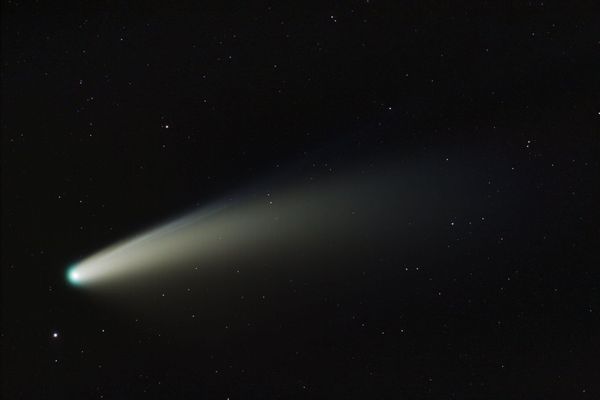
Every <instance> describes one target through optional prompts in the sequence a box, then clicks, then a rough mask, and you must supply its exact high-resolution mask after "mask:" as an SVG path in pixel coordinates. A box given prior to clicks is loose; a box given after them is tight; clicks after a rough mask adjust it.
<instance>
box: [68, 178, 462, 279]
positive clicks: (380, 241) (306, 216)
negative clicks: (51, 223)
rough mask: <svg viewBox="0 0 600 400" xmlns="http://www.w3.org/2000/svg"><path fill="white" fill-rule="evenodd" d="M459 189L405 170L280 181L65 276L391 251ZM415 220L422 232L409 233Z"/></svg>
mask: <svg viewBox="0 0 600 400" xmlns="http://www.w3.org/2000/svg"><path fill="white" fill-rule="evenodd" d="M456 189H457V183H456V182H453V180H452V179H447V177H440V176H439V174H436V173H435V172H432V171H429V172H423V171H422V170H419V171H415V170H409V169H407V168H406V167H405V168H403V169H402V171H399V168H387V169H386V168H384V169H380V170H377V171H371V172H369V173H363V172H354V173H346V174H341V175H335V176H331V177H329V178H324V179H321V180H320V181H318V182H314V181H308V182H301V183H295V184H289V185H282V187H280V188H276V189H274V190H265V191H261V192H255V193H254V194H252V195H248V196H246V197H242V198H240V199H238V200H236V201H233V200H228V201H222V202H220V203H218V204H214V205H212V206H210V207H204V208H202V209H200V210H198V211H194V212H192V213H189V214H186V215H184V216H182V217H179V218H175V219H173V220H170V221H167V222H166V223H163V224H159V225H158V226H155V227H153V228H151V229H148V230H146V231H142V232H139V233H137V234H134V235H131V236H130V237H127V238H125V239H123V240H121V241H119V242H117V243H115V244H113V245H111V246H109V247H107V248H105V249H102V250H100V251H98V252H97V253H95V254H92V255H90V256H88V257H85V258H83V259H81V260H80V261H79V262H77V263H75V264H73V265H72V266H70V267H69V268H68V269H67V271H66V276H67V280H68V282H69V283H70V284H72V285H74V286H78V287H94V286H99V285H103V284H109V283H114V282H142V281H143V280H145V279H149V280H157V279H162V278H163V277H165V276H167V275H169V276H173V275H177V274H181V273H182V271H185V270H188V271H189V270H190V269H191V268H200V269H202V270H210V269H211V268H215V266H216V265H223V264H230V265H243V264H248V263H250V262H253V261H256V260H265V259H267V258H268V259H269V260H277V262H279V263H286V264H293V263H299V262H300V261H299V260H303V261H304V264H305V265H311V264H316V263H315V262H313V261H314V260H316V259H321V258H323V257H325V256H326V257H328V259H333V260H335V259H339V260H343V259H344V258H346V259H348V258H349V257H353V254H354V253H356V252H357V251H358V249H360V248H361V246H363V247H364V246H369V248H376V247H382V246H387V247H390V246H393V247H394V248H395V247H396V246H397V245H398V244H397V243H398V242H400V241H402V240H403V238H405V239H404V240H405V241H407V240H409V235H410V239H414V238H415V237H418V236H419V235H424V234H426V233H427V231H426V228H427V226H428V224H431V223H432V218H433V216H434V215H436V213H438V212H440V210H441V209H442V208H443V207H441V206H440V204H443V205H445V206H448V205H451V204H452V198H453V195H452V193H456V192H457V190H456ZM440 198H443V199H444V201H443V202H440V201H439V199H440ZM415 222H418V223H419V225H418V226H419V227H420V230H419V231H418V232H417V233H415V232H410V233H409V232H408V231H407V229H406V226H407V224H409V225H410V224H411V223H415ZM285 260H290V261H285ZM254 263H255V264H256V262H254Z"/></svg>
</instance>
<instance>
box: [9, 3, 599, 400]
mask: <svg viewBox="0 0 600 400" xmlns="http://www.w3.org/2000/svg"><path fill="white" fill-rule="evenodd" d="M497 3H498V4H496V2H441V1H418V2H400V1H397V2H384V1H377V0H371V1H361V2H326V1H319V2H315V3H312V4H309V3H307V2H261V1H259V2H239V3H233V2H212V3H205V2H195V3H189V4H188V3H185V2H158V3H149V2H144V6H143V7H142V6H140V5H139V4H137V3H134V2H100V1H98V2H78V3H74V4H70V5H66V4H64V3H61V2H58V3H57V2H47V3H46V4H44V3H39V2H34V3H28V2H14V1H9V2H3V7H2V392H3V394H4V398H7V399H9V398H27V399H31V398H50V399H53V398H57V399H58V398H74V399H75V398H76V399H86V398H105V399H131V398H149V399H152V398H169V399H170V398H198V397H199V396H205V397H206V398H221V399H225V398H231V399H236V398H325V397H326V396H328V397H329V398H485V399H489V398H590V399H591V398H598V396H599V393H600V392H599V390H600V387H599V384H598V378H599V377H600V366H599V365H598V358H599V357H600V344H599V343H600V342H599V338H600V323H599V315H600V300H599V299H600V292H599V291H600V272H599V267H598V265H599V264H600V263H599V261H600V260H599V258H598V251H597V250H598V246H599V231H598V221H599V220H598V216H599V215H598V205H597V201H598V199H599V196H598V194H599V193H598V191H599V190H598V189H599V185H598V176H599V168H600V166H599V157H598V156H599V153H600V145H599V139H598V138H599V136H598V135H599V133H600V130H599V126H600V125H599V121H600V72H599V71H600V23H599V20H598V16H599V15H600V9H599V8H598V7H597V6H596V4H595V2H593V1H590V2H585V1H576V2H568V3H567V2H553V1H547V2H546V1H545V2H539V1H536V2H497ZM383 153H385V154H386V157H387V158H389V157H392V158H394V159H397V160H403V159H405V158H409V157H410V158H411V159H417V160H418V159H419V157H421V156H423V155H425V156H424V158H423V159H426V160H429V161H428V163H430V164H431V163H433V165H434V166H435V168H439V169H443V168H444V165H445V163H448V162H450V163H452V162H455V160H456V162H457V163H459V164H460V165H461V167H460V168H462V169H463V171H466V175H468V176H469V177H470V178H469V179H470V180H469V185H470V186H469V188H470V189H469V192H470V193H477V194H478V195H477V196H474V197H473V203H474V204H473V210H474V211H473V212H472V213H469V212H466V211H465V212H464V213H463V214H461V215H453V216H448V219H443V220H440V224H439V232H437V233H436V235H437V236H435V238H436V239H435V240H432V241H431V242H428V243H427V244H426V245H425V246H424V248H423V249H421V250H420V251H422V254H421V253H419V252H418V251H417V252H416V253H415V254H413V255H412V256H411V258H410V259H403V258H402V255H401V254H399V253H394V252H391V253H390V254H368V252H367V251H366V250H365V254H364V256H363V257H359V258H358V259H357V261H356V265H352V266H349V268H348V271H349V272H347V273H341V272H340V270H339V269H333V270H332V271H336V272H331V271H330V272H327V271H328V269H327V268H326V265H324V266H323V271H325V272H323V273H322V274H318V273H317V274H313V275H312V276H302V275H294V276H291V275H286V273H285V272H277V273H276V272H268V271H267V272H266V273H265V272H264V271H262V272H261V274H265V275H264V276H263V275H259V276H255V277H253V278H252V279H250V278H248V279H246V278H239V277H235V271H233V270H232V271H225V272H223V274H222V276H220V277H215V278H214V279H215V281H214V282H206V281H204V282H201V283H190V285H195V286H194V290H196V289H197V290H198V291H200V292H202V293H203V294H202V296H201V297H200V298H198V297H194V301H187V302H184V301H182V302H177V301H175V302H171V303H169V304H168V305H165V304H166V303H165V304H163V303H161V301H163V300H162V293H161V292H160V291H159V292H156V293H154V294H150V295H149V294H145V295H144V296H146V297H143V298H142V300H141V301H142V302H147V304H148V308H152V309H154V310H158V311H165V310H171V311H173V310H177V311H176V312H179V313H180V314H181V315H186V316H191V315H192V314H194V317H193V319H191V320H189V321H187V322H181V321H179V320H177V319H170V318H162V317H156V316H154V318H152V317H149V316H146V315H141V314H139V315H138V314H136V312H134V311H124V310H123V309H122V306H121V305H120V304H119V303H118V301H112V302H111V301H106V300H100V299H97V298H96V297H94V296H93V295H91V294H89V293H86V292H85V291H84V290H75V289H74V288H72V287H69V285H68V284H67V283H66V281H65V270H66V268H67V267H68V265H69V264H70V263H72V262H73V261H75V260H77V259H80V258H82V257H85V256H86V255H89V254H90V253H93V252H94V251H96V250H98V249H101V248H102V247H103V246H105V245H108V244H110V243H112V242H114V241H116V240H118V239H121V238H123V237H125V236H127V235H130V234H131V233H133V232H135V231H137V230H140V229H144V228H146V227H148V226H150V225H152V224H155V223H158V222H161V221H163V220H164V219H166V218H170V217H173V216H174V215H177V214H180V213H181V212H184V211H186V210H189V209H193V208H194V207H196V206H203V205H206V204H210V203H211V202H213V201H216V200H218V199H219V198H222V197H223V196H230V195H232V194H235V193H236V191H238V190H242V188H243V190H252V187H253V185H254V183H255V182H258V181H261V180H263V179H265V177H267V178H268V177H269V176H283V177H285V176H287V175H286V174H291V175H293V176H295V177H296V178H297V177H300V179H319V177H321V176H329V175H331V174H335V173H336V172H335V171H336V170H337V169H338V168H339V169H341V168H342V167H344V166H348V165H352V163H353V160H356V159H361V160H363V161H364V162H366V163H376V162H377V160H378V157H379V156H378V155H379V154H383ZM449 154H451V157H448V155H449ZM446 158H449V160H448V161H447V160H446ZM431 160H435V161H431ZM331 169H333V171H332V170H331ZM471 177H472V179H471ZM284 179H285V178H284ZM440 201H442V200H440ZM469 207H470V206H468V207H466V208H469ZM475 210H476V212H475ZM481 217H484V219H482V218H481ZM450 220H452V221H456V223H455V225H452V226H450V225H449V221H450ZM386 240H393V238H391V239H390V238H388V239H386ZM421 255H422V257H421ZM285 262H286V261H285V260H281V264H283V265H284V266H285ZM324 263H325V262H324ZM275 267H276V266H273V268H274V269H275ZM417 267H419V269H417ZM405 268H409V271H406V270H405ZM282 270H283V271H285V268H283V269H281V268H279V269H278V271H282ZM256 274H258V273H256ZM290 274H291V273H290ZM250 282H251V283H250ZM217 288H221V289H220V290H219V289H217ZM186 289H187V288H186V287H185V286H184V287H181V288H179V291H181V292H182V293H184V292H185V291H186ZM172 290H173V291H177V290H178V289H177V288H173V289H172ZM242 292H243V293H245V295H244V298H243V299H241V298H240V293H242ZM182 293H179V295H181V294H182ZM198 301H201V302H202V304H198V303H197V302H198ZM159 314H160V313H159ZM53 333H57V334H58V337H56V338H55V337H53Z"/></svg>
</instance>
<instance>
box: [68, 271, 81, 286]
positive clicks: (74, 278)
mask: <svg viewBox="0 0 600 400" xmlns="http://www.w3.org/2000/svg"><path fill="white" fill-rule="evenodd" d="M67 280H68V281H69V283H70V284H71V285H79V283H80V276H79V274H78V273H77V269H76V268H75V266H73V267H71V268H69V269H68V271H67Z"/></svg>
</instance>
